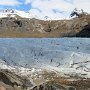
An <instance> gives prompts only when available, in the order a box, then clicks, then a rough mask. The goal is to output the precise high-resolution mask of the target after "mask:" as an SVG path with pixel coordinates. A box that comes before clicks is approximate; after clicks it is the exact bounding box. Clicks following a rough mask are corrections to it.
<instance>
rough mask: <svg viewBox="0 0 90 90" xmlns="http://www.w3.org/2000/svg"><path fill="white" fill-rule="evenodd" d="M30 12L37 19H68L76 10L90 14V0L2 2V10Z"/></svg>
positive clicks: (19, 0)
mask: <svg viewBox="0 0 90 90" xmlns="http://www.w3.org/2000/svg"><path fill="white" fill-rule="evenodd" d="M4 8H14V9H18V10H24V11H29V12H31V13H32V14H34V15H36V16H37V17H41V18H42V17H44V16H48V17H50V18H51V19H52V18H67V17H69V14H70V12H71V11H72V10H73V9H74V8H78V9H83V10H84V11H85V12H88V13H90V0H0V9H4Z"/></svg>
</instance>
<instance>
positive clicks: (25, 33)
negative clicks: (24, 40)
mask: <svg viewBox="0 0 90 90" xmlns="http://www.w3.org/2000/svg"><path fill="white" fill-rule="evenodd" d="M0 37H36V38H37V37H38V38H39V37H90V15H86V16H83V17H79V18H78V17H77V18H73V19H70V20H46V21H45V20H39V19H35V18H31V19H28V18H21V17H20V16H18V15H17V16H15V17H4V18H0Z"/></svg>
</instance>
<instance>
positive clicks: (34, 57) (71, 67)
mask: <svg viewBox="0 0 90 90" xmlns="http://www.w3.org/2000/svg"><path fill="white" fill-rule="evenodd" d="M89 48H90V41H89V39H86V38H82V39H81V38H62V39H59V38H54V39H50V38H47V39H46V38H42V39H40V38H39V39H38V38H37V39H35V38H32V39H29V38H25V39H22V38H18V39H17V38H14V39H13V38H7V39H6V38H0V68H1V69H9V70H14V71H15V70H18V71H19V72H20V73H24V72H27V74H28V71H30V72H36V71H37V70H41V69H42V70H43V69H46V70H51V71H52V70H53V71H55V72H63V73H64V74H66V75H73V76H74V75H76V74H78V76H82V77H90V50H89ZM25 74H26V73H25Z"/></svg>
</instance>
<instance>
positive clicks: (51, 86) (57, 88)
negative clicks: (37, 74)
mask: <svg viewBox="0 0 90 90" xmlns="http://www.w3.org/2000/svg"><path fill="white" fill-rule="evenodd" d="M31 90H76V89H75V88H74V87H69V86H64V85H60V84H56V83H46V84H42V85H39V86H35V87H34V88H33V89H31Z"/></svg>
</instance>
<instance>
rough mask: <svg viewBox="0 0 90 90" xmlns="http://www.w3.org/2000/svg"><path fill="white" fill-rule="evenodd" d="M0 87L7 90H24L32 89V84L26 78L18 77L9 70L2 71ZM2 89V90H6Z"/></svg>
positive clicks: (0, 72) (0, 71) (0, 73)
mask: <svg viewBox="0 0 90 90" xmlns="http://www.w3.org/2000/svg"><path fill="white" fill-rule="evenodd" d="M0 86H2V88H4V89H5V88H8V89H5V90H24V89H27V88H28V87H32V86H33V85H32V83H31V82H30V81H29V80H28V79H27V78H25V77H22V76H18V75H16V74H15V73H13V72H10V71H8V70H0ZM4 89H0V90H4Z"/></svg>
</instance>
